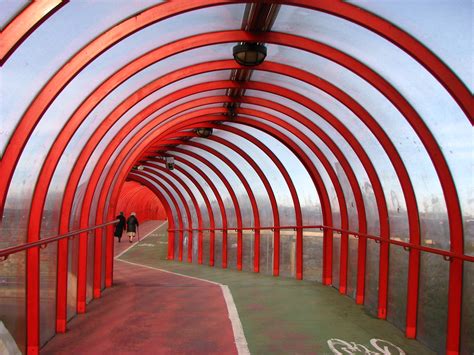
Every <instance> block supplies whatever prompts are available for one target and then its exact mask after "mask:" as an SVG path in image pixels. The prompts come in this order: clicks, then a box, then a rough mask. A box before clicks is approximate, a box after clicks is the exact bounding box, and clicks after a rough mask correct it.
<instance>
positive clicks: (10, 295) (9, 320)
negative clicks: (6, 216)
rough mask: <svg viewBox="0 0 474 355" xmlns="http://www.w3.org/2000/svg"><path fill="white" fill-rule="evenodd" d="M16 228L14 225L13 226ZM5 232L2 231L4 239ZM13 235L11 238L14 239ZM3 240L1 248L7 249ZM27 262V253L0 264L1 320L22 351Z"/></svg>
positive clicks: (17, 254)
mask: <svg viewBox="0 0 474 355" xmlns="http://www.w3.org/2000/svg"><path fill="white" fill-rule="evenodd" d="M13 226H14V225H13ZM4 231H5V230H3V231H2V237H3V236H5V235H6V234H3V233H4ZM13 235H14V234H12V235H11V236H10V237H12V236H13ZM5 240H9V241H10V240H11V239H10V238H5V239H4V238H2V242H1V244H0V245H1V248H2V249H3V248H7V247H8V245H5V244H6V243H5ZM25 260H26V253H25V252H20V253H16V254H13V255H10V256H9V257H8V259H7V260H5V261H2V262H1V264H0V266H1V267H0V283H1V285H2V287H0V320H1V322H2V323H3V325H4V326H5V327H6V328H7V331H8V332H9V333H10V334H11V335H12V337H13V339H15V342H16V343H17V345H18V347H19V348H20V351H21V352H22V353H25V349H26V314H25V309H26V307H25V305H26V293H25V286H26V280H25Z"/></svg>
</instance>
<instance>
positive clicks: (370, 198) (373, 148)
mask: <svg viewBox="0 0 474 355" xmlns="http://www.w3.org/2000/svg"><path fill="white" fill-rule="evenodd" d="M274 79H276V78H274ZM274 79H272V81H271V82H272V83H275V81H274ZM289 80H290V79H288V81H289ZM293 82H295V81H294V80H293V81H292V85H293ZM298 85H300V84H298ZM282 86H284V87H288V85H287V83H285V84H283V85H282ZM293 89H294V90H296V91H298V87H295V88H293ZM314 92H315V89H310V88H308V89H305V91H304V93H303V95H305V96H311V95H313V96H314ZM247 94H248V95H252V96H256V97H262V98H266V99H270V100H275V101H277V102H280V103H281V104H283V105H285V106H288V107H290V108H291V109H293V110H295V111H297V112H299V113H300V114H302V115H304V116H305V117H307V118H309V119H311V120H312V121H313V122H315V123H316V124H317V125H318V126H319V127H320V128H321V129H322V130H323V131H325V132H326V133H327V134H328V135H329V136H330V137H331V138H332V139H333V140H334V142H335V143H336V144H337V146H338V147H339V148H340V149H341V150H342V152H343V153H344V155H345V156H346V157H347V159H348V161H349V162H350V164H351V166H352V168H353V170H354V173H355V174H356V177H357V179H358V181H359V184H360V186H361V189H362V195H363V198H364V202H365V208H366V212H367V213H366V214H367V221H368V228H369V233H374V234H378V230H379V229H378V228H379V227H378V212H377V211H378V210H377V207H376V203H375V199H374V194H373V191H372V186H371V184H370V180H369V179H368V177H367V173H366V172H365V170H364V168H363V166H362V164H361V163H360V160H359V158H358V157H357V156H356V154H355V153H354V151H353V150H352V148H351V147H350V146H349V145H348V143H347V142H346V141H345V140H344V138H342V136H341V135H340V134H339V133H338V132H337V131H336V130H335V129H334V128H333V127H332V126H330V125H329V124H328V123H326V121H324V120H323V119H322V118H321V117H320V116H319V115H317V114H315V113H314V112H313V111H310V110H308V109H307V108H305V107H303V106H301V105H299V104H297V103H295V102H294V101H290V100H288V99H285V98H283V97H281V96H277V95H273V94H267V93H263V92H260V91H252V90H247ZM313 100H315V98H313ZM316 101H318V100H316ZM319 101H320V102H319V103H320V104H324V105H325V106H326V108H327V109H328V105H329V104H330V108H331V109H330V111H334V112H333V114H335V115H336V116H337V117H341V120H342V119H344V120H347V118H348V117H350V116H351V115H352V116H353V114H352V113H351V112H350V111H349V110H347V109H345V108H344V107H343V106H341V105H340V104H337V102H335V101H334V100H333V99H331V98H329V97H327V98H322V99H320V100H319ZM347 126H348V127H357V128H356V129H355V128H351V129H350V130H351V132H352V133H353V134H354V135H355V136H356V138H357V139H358V141H359V142H360V143H361V145H362V147H364V148H365V150H366V151H369V152H370V154H369V157H371V156H372V158H373V159H375V162H376V163H375V164H374V165H375V169H376V171H377V172H378V175H379V176H380V174H381V172H380V171H383V172H384V174H386V175H388V176H390V173H388V171H389V170H390V166H387V159H388V158H385V159H384V158H382V157H378V155H379V154H380V149H381V146H380V144H378V143H377V142H376V141H375V139H374V138H371V134H370V133H368V132H364V130H366V128H364V126H363V125H361V123H360V122H359V121H358V119H357V118H354V119H353V120H351V121H349V122H347ZM298 127H300V125H299V126H298ZM304 131H305V132H306V133H307V134H308V135H309V136H310V137H312V139H315V142H318V140H317V139H316V137H315V136H314V134H312V133H311V134H310V133H309V129H304ZM362 132H364V133H362ZM320 147H322V146H321V145H320ZM379 162H380V164H381V167H380V168H378V164H379ZM336 169H337V166H336ZM339 170H340V169H339ZM392 170H393V169H392ZM382 184H383V186H384V185H385V184H386V182H385V180H384V179H382ZM392 187H393V186H390V188H392ZM351 207H352V206H351ZM354 217H355V215H354V214H351V219H352V220H354ZM351 223H354V222H351Z"/></svg>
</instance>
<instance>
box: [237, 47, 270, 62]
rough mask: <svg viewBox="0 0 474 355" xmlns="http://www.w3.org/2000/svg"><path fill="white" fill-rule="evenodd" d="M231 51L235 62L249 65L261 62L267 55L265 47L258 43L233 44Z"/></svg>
mask: <svg viewBox="0 0 474 355" xmlns="http://www.w3.org/2000/svg"><path fill="white" fill-rule="evenodd" d="M233 53H234V59H235V61H236V62H237V63H239V64H240V65H245V66H249V67H250V66H255V65H259V64H262V62H263V61H264V60H265V57H266V56H267V47H265V46H264V45H263V44H258V43H242V44H237V45H236V46H234V49H233Z"/></svg>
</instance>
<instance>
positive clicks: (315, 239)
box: [303, 229, 323, 282]
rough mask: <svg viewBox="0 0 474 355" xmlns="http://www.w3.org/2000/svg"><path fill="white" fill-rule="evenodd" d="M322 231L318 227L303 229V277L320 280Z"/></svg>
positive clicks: (321, 269)
mask: <svg viewBox="0 0 474 355" xmlns="http://www.w3.org/2000/svg"><path fill="white" fill-rule="evenodd" d="M322 274H323V232H322V231H320V230H319V229H304V231H303V278H304V279H305V280H310V281H318V282H322Z"/></svg>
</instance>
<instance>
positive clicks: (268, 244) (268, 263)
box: [260, 230, 274, 275]
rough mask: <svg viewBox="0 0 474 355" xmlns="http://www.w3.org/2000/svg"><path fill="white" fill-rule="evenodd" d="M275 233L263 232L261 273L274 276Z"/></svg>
mask: <svg viewBox="0 0 474 355" xmlns="http://www.w3.org/2000/svg"><path fill="white" fill-rule="evenodd" d="M273 243H274V236H273V232H270V231H266V230H264V231H261V233H260V272H261V273H263V274H265V275H272V274H273V250H274V249H273Z"/></svg>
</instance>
